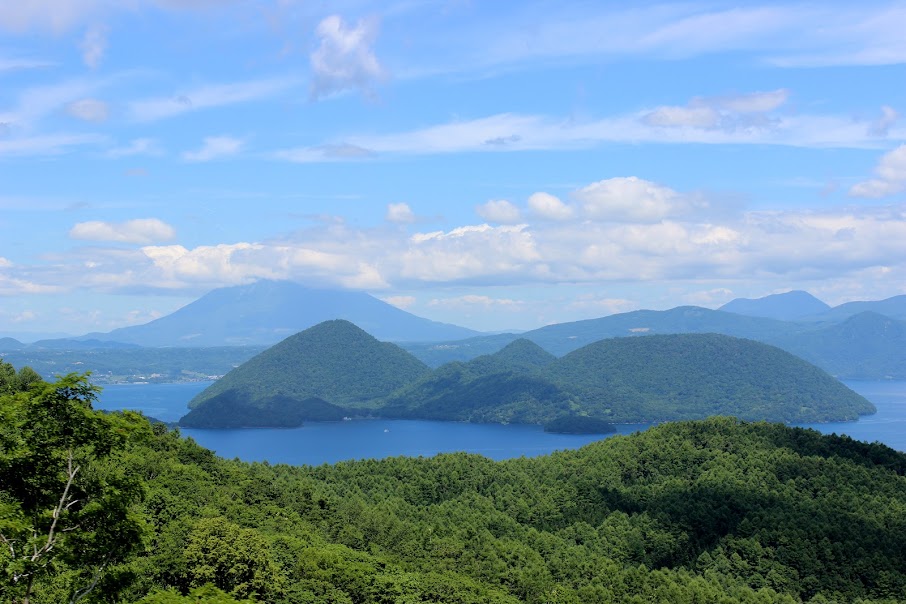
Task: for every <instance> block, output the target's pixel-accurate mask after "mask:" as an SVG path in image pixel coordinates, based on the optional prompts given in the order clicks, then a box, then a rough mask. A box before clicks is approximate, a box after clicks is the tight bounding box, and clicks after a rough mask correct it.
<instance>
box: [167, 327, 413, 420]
mask: <svg viewBox="0 0 906 604" xmlns="http://www.w3.org/2000/svg"><path fill="white" fill-rule="evenodd" d="M427 372H428V368H427V367H426V366H425V365H424V364H423V363H422V362H421V361H419V360H418V359H416V358H415V357H413V356H412V355H410V354H409V353H408V352H406V351H404V350H403V349H402V348H400V347H399V346H396V345H395V344H390V343H387V342H380V341H378V340H376V339H375V338H374V337H372V336H370V335H369V334H368V333H366V332H365V331H363V330H361V329H359V328H358V327H356V326H355V325H353V324H352V323H350V322H348V321H342V320H334V321H326V322H324V323H320V324H318V325H315V326H314V327H311V328H309V329H306V330H305V331H302V332H300V333H297V334H296V335H293V336H290V337H288V338H286V339H285V340H283V341H282V342H280V343H279V344H276V345H274V346H272V347H271V348H268V349H267V350H265V351H264V352H262V353H261V354H259V355H258V356H256V357H254V358H252V359H250V360H249V361H247V362H245V363H243V364H242V365H240V366H239V367H237V368H235V369H233V370H232V371H230V372H229V373H228V374H226V375H225V376H223V377H222V378H221V379H219V380H218V381H217V382H215V383H214V384H212V385H211V386H210V387H209V388H207V389H206V390H205V391H203V392H202V393H201V394H199V395H198V396H196V397H195V398H194V399H193V400H192V401H191V402H190V403H189V407H191V408H192V409H193V410H192V412H190V413H189V414H188V415H187V416H185V417H184V418H183V419H182V420H181V421H180V423H181V424H182V425H186V426H200V425H204V426H206V427H226V426H235V425H298V424H299V423H300V422H301V421H302V420H304V419H339V417H342V415H344V414H345V412H346V410H348V409H355V408H364V407H368V406H369V403H371V402H372V401H374V400H375V399H377V398H380V397H382V396H386V395H387V394H389V393H390V392H393V391H394V390H396V389H398V388H400V387H401V386H403V385H405V384H408V383H410V382H412V381H414V380H416V379H418V378H419V377H421V376H422V375H423V374H425V373H427ZM237 417H238V418H240V419H241V420H242V421H238V422H237Z"/></svg>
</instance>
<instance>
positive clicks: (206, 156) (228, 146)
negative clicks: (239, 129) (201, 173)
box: [182, 136, 244, 162]
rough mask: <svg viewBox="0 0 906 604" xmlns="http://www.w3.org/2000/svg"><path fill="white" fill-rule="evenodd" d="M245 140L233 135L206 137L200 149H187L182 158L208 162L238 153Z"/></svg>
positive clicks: (190, 160)
mask: <svg viewBox="0 0 906 604" xmlns="http://www.w3.org/2000/svg"><path fill="white" fill-rule="evenodd" d="M243 144H244V142H243V141H242V140H241V139H238V138H233V137H232V136H208V137H205V139H204V141H203V144H202V146H201V148H200V149H198V150H196V151H186V152H184V153H183V154H182V158H183V159H184V160H185V161H188V162H206V161H211V160H214V159H221V158H224V157H229V156H231V155H236V154H237V153H239V152H240V151H241V150H242V146H243Z"/></svg>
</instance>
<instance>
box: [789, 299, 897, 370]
mask: <svg viewBox="0 0 906 604" xmlns="http://www.w3.org/2000/svg"><path fill="white" fill-rule="evenodd" d="M772 343H773V344H774V345H775V346H779V347H780V348H783V349H785V350H788V351H790V352H792V353H793V354H795V355H797V356H799V357H802V358H803V359H805V360H807V361H810V362H812V363H815V364H816V365H818V366H820V367H821V368H822V369H824V370H825V371H827V372H828V373H831V374H832V375H835V376H837V377H839V378H843V379H848V378H852V379H888V378H896V379H903V378H904V377H906V321H899V320H897V319H893V318H891V317H888V316H885V315H881V314H878V313H876V312H869V311H865V312H860V313H859V314H856V315H853V316H851V317H849V318H848V319H846V320H845V321H843V322H842V323H834V324H831V325H828V326H826V327H822V328H821V329H816V330H814V331H809V332H807V333H798V334H795V333H791V334H788V335H786V336H782V337H780V338H776V339H775V340H774V341H773V342H772Z"/></svg>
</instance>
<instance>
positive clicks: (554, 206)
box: [528, 191, 575, 220]
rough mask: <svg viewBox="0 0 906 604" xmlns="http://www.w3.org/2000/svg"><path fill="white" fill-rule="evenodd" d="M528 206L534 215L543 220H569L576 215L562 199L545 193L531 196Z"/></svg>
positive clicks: (540, 192) (541, 192)
mask: <svg viewBox="0 0 906 604" xmlns="http://www.w3.org/2000/svg"><path fill="white" fill-rule="evenodd" d="M528 206H529V209H530V210H531V211H532V214H534V215H535V216H537V217H539V218H541V219H543V220H569V219H571V218H572V217H573V216H574V215H575V212H574V211H573V208H571V207H570V206H568V205H566V204H565V203H563V202H562V201H561V200H560V198H558V197H555V196H553V195H551V194H550V193H545V192H543V191H539V192H537V193H533V194H532V195H531V196H529V198H528Z"/></svg>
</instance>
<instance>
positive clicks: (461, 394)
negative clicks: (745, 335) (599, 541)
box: [378, 334, 875, 424]
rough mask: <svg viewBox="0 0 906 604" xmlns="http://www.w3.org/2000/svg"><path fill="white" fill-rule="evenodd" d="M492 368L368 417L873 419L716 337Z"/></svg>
mask: <svg viewBox="0 0 906 604" xmlns="http://www.w3.org/2000/svg"><path fill="white" fill-rule="evenodd" d="M513 346H514V344H511V345H510V347H513ZM508 348H509V347H508ZM506 350H507V349H504V351H506ZM504 351H501V353H498V354H503V353H504ZM494 358H495V355H490V356H486V357H479V358H477V359H474V360H472V361H470V362H468V363H460V362H455V363H449V364H447V365H443V366H441V367H439V368H438V369H435V370H434V372H432V373H431V374H429V375H426V376H424V377H423V378H422V379H421V380H419V381H418V382H416V383H414V384H412V385H410V386H407V387H405V388H403V389H401V390H400V391H398V392H395V393H394V394H393V395H391V396H390V397H388V399H387V400H386V401H385V403H384V405H383V406H382V407H381V408H380V409H379V410H378V413H381V414H383V415H387V416H390V417H410V418H422V419H441V420H444V419H445V420H457V421H473V422H522V423H544V424H547V423H549V422H551V421H553V420H555V419H558V418H560V417H562V416H565V415H568V416H578V417H581V416H587V417H592V418H597V419H601V420H606V421H610V422H626V423H636V422H659V421H664V420H677V419H698V418H704V417H708V416H711V415H735V416H738V417H742V418H746V419H756V420H770V421H782V422H819V421H831V420H836V421H840V420H854V419H856V418H857V417H858V416H859V415H860V414H867V413H874V412H875V408H874V406H873V405H872V404H871V403H870V402H868V401H867V400H865V399H864V398H863V397H861V396H859V395H858V394H856V393H855V392H853V391H852V390H850V389H849V388H847V387H846V386H844V385H843V384H842V383H840V382H839V381H837V380H835V379H834V378H833V377H831V376H830V375H828V374H827V373H826V372H825V371H823V370H821V369H819V368H817V367H815V366H814V365H811V364H810V363H808V362H806V361H803V360H802V359H799V358H797V357H795V356H793V355H791V354H790V353H788V352H785V351H783V350H781V349H779V348H776V347H773V346H768V345H766V344H762V343H759V342H755V341H752V340H746V339H742V338H733V337H730V336H724V335H719V334H675V335H658V336H640V337H634V338H610V339H605V340H601V341H598V342H594V343H592V344H589V345H587V346H584V347H583V348H580V349H579V350H576V351H573V352H571V353H569V354H567V355H565V356H563V357H561V358H560V359H557V360H554V361H552V362H550V363H546V364H543V365H536V366H533V367H522V368H519V367H514V366H510V367H507V366H501V365H498V364H495V363H494V362H493V359H494Z"/></svg>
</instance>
